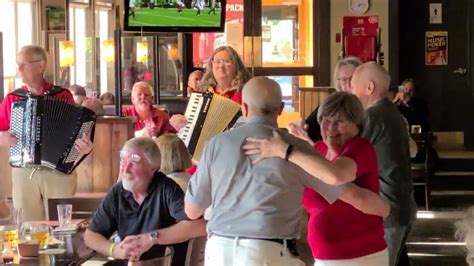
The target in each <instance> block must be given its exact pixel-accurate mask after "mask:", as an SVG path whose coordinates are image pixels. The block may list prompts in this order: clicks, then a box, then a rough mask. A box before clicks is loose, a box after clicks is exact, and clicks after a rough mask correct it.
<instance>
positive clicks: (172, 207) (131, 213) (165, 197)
mask: <svg viewBox="0 0 474 266" xmlns="http://www.w3.org/2000/svg"><path fill="white" fill-rule="evenodd" d="M187 219H188V218H187V216H186V214H185V213H184V193H183V190H182V189H181V188H180V187H179V185H178V184H176V183H175V182H174V181H173V180H172V179H170V178H168V177H167V176H166V175H164V174H163V173H161V172H156V173H155V175H154V176H153V179H152V181H151V183H150V186H149V187H148V192H147V195H146V196H145V199H144V200H143V203H142V204H141V205H138V203H137V202H136V201H135V200H134V199H133V196H132V193H131V192H129V191H127V190H125V189H124V188H123V186H122V182H119V183H117V184H115V185H114V186H113V187H112V188H111V189H110V190H109V192H108V193H107V195H106V196H105V198H104V200H103V201H102V203H101V204H100V206H99V208H98V209H97V211H96V212H95V214H94V216H93V217H92V221H91V223H90V225H89V228H88V229H89V230H91V231H93V232H95V233H99V234H101V235H103V236H104V237H106V238H109V237H110V236H112V234H113V233H114V232H116V231H117V232H118V235H119V236H120V239H122V240H123V239H124V238H125V237H126V236H129V235H138V234H143V233H148V232H151V231H153V230H156V229H161V228H166V227H169V226H171V225H174V224H176V223H177V222H179V221H181V220H187ZM165 248H166V246H161V245H155V246H153V247H152V248H151V249H150V250H149V251H147V252H145V253H144V254H143V255H142V256H141V257H140V259H141V260H146V259H151V258H156V257H161V256H163V255H164V251H165Z"/></svg>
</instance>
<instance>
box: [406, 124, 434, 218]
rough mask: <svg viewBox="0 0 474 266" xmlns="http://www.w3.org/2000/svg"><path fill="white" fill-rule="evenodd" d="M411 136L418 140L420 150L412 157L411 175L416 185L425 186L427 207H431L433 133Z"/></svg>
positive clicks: (427, 208) (417, 144)
mask: <svg viewBox="0 0 474 266" xmlns="http://www.w3.org/2000/svg"><path fill="white" fill-rule="evenodd" d="M410 136H411V138H412V139H413V140H414V141H415V142H416V146H417V148H418V152H417V154H416V156H415V158H412V159H411V175H412V178H413V185H414V186H424V187H425V208H426V210H429V209H430V208H431V180H432V178H433V175H434V164H435V160H434V156H433V155H434V154H433V146H432V145H433V139H434V137H433V133H432V132H425V133H417V134H411V135H410Z"/></svg>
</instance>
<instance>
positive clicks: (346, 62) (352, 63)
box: [333, 56, 362, 91]
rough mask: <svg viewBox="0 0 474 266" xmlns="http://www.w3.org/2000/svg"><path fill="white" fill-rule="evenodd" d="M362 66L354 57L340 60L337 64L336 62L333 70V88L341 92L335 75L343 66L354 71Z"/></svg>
mask: <svg viewBox="0 0 474 266" xmlns="http://www.w3.org/2000/svg"><path fill="white" fill-rule="evenodd" d="M360 65H362V61H361V60H360V59H359V58H357V57H355V56H348V57H346V58H344V59H341V60H340V61H339V62H337V64H336V67H335V68H334V76H333V79H334V86H335V87H336V90H337V91H340V90H341V86H340V85H339V81H338V80H337V78H338V77H337V73H338V72H339V69H341V67H343V66H353V67H354V69H355V68H357V67H358V66H360Z"/></svg>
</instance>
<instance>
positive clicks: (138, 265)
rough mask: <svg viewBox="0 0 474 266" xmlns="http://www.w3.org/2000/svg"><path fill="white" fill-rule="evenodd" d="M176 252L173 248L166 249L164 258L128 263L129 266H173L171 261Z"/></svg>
mask: <svg viewBox="0 0 474 266" xmlns="http://www.w3.org/2000/svg"><path fill="white" fill-rule="evenodd" d="M173 255H174V250H173V248H172V247H166V250H165V255H163V257H159V258H155V259H150V260H141V261H136V262H131V261H129V262H128V265H129V266H151V265H154V266H171V261H172V260H173Z"/></svg>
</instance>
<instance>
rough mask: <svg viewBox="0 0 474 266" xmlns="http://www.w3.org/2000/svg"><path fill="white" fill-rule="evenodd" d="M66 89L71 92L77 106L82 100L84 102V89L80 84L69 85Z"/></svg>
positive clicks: (85, 96)
mask: <svg viewBox="0 0 474 266" xmlns="http://www.w3.org/2000/svg"><path fill="white" fill-rule="evenodd" d="M68 90H69V91H70V92H71V94H72V97H73V98H74V102H75V103H76V104H77V105H78V106H81V105H82V102H84V100H85V99H86V98H87V95H86V89H84V87H82V86H80V85H77V84H74V85H72V86H70V87H69V88H68Z"/></svg>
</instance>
